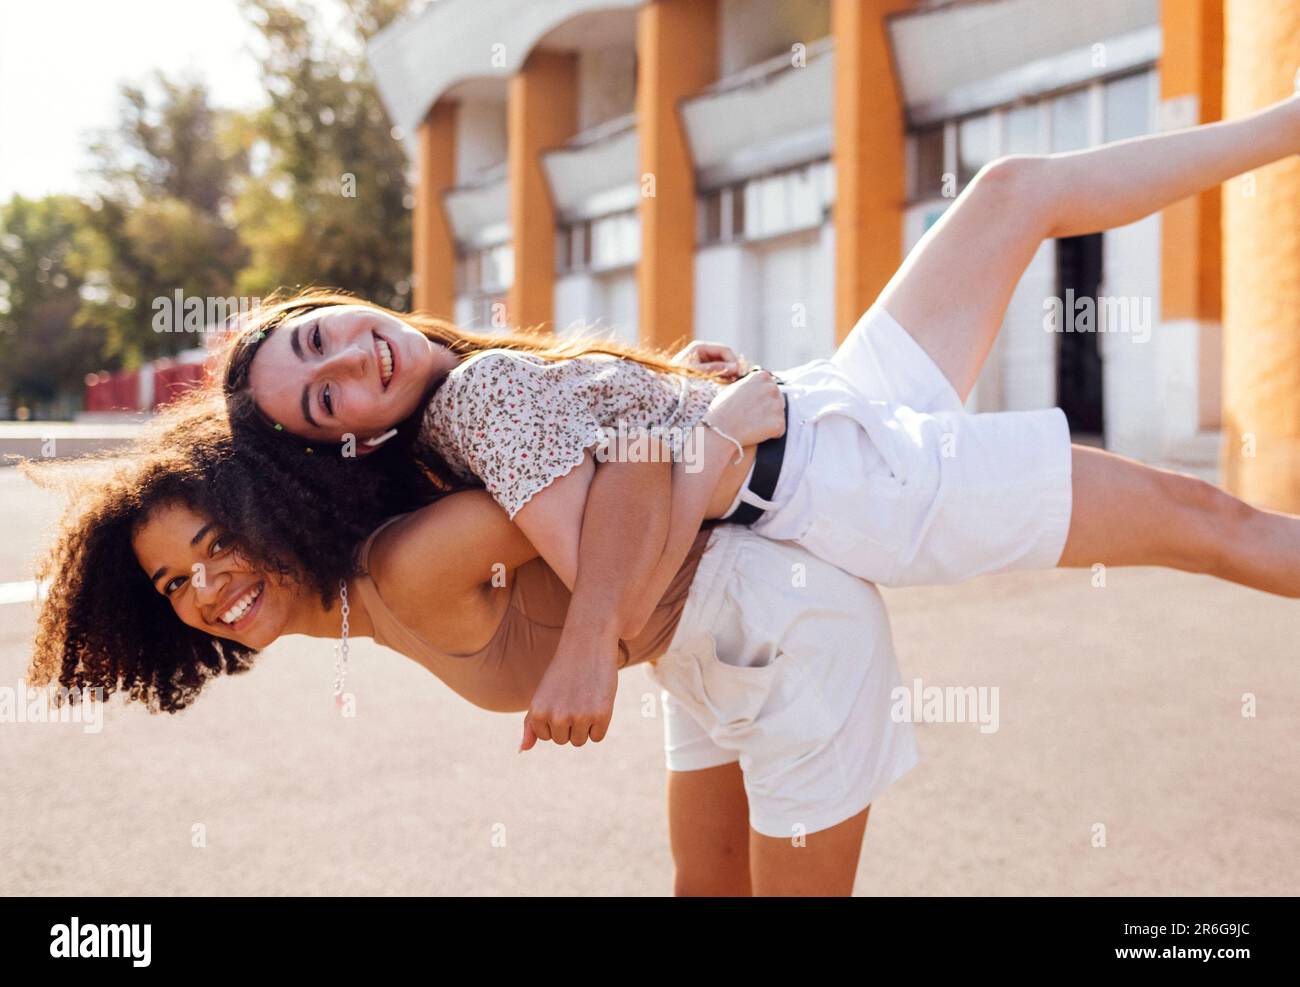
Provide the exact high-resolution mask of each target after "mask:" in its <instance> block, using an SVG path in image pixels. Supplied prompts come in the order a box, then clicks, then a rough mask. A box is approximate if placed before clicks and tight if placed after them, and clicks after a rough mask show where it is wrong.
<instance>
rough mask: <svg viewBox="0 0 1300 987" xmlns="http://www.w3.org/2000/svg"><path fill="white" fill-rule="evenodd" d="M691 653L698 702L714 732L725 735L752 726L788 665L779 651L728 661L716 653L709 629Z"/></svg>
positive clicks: (785, 657) (787, 660)
mask: <svg viewBox="0 0 1300 987" xmlns="http://www.w3.org/2000/svg"><path fill="white" fill-rule="evenodd" d="M692 657H693V659H694V660H693V662H692V667H693V669H694V671H695V674H696V687H697V691H698V693H699V699H700V702H701V704H702V705H703V706H705V707H706V708H707V709H708V711H709V713H710V714H711V717H712V719H713V720H714V723H715V732H717V733H718V734H720V735H723V736H729V737H735V736H738V735H743V734H746V733H749V732H752V731H753V730H754V729H756V727H757V724H758V721H759V719H760V717H761V716H762V714H763V712H764V709H765V707H767V705H768V701H769V698H770V697H771V695H772V690H773V686H774V685H775V683H776V681H777V679H778V677H779V676H781V675H782V674H783V673H785V672H786V670H787V669H788V667H789V665H790V660H789V656H788V655H785V654H783V653H781V652H779V651H777V652H773V653H772V655H771V656H770V658H769V660H768V661H766V662H764V663H763V664H756V665H736V664H731V663H729V662H727V661H724V660H723V658H722V657H721V656H720V655H719V654H718V645H717V639H716V638H715V637H714V636H713V635H712V634H711V633H706V634H704V635H702V636H701V638H700V640H699V642H698V647H697V649H696V650H695V652H694V654H693V655H692Z"/></svg>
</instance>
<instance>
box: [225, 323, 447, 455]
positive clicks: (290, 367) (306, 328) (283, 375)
mask: <svg viewBox="0 0 1300 987" xmlns="http://www.w3.org/2000/svg"><path fill="white" fill-rule="evenodd" d="M454 363H455V358H454V357H453V356H452V354H451V351H450V350H448V349H447V348H446V347H445V346H442V345H440V344H438V343H435V342H433V341H432V340H430V339H429V338H428V337H427V336H425V335H424V334H423V333H422V332H420V331H419V330H418V329H415V328H413V327H411V326H409V325H407V324H406V323H405V322H403V321H402V320H401V319H398V318H395V317H394V316H391V315H389V314H388V313H387V312H383V311H380V310H379V309H374V308H371V307H369V306H367V305H328V306H323V307H321V308H318V309H314V310H313V311H311V312H308V313H306V314H305V315H299V316H295V317H294V318H292V319H289V320H286V321H285V322H284V324H283V325H281V326H279V327H278V328H277V329H276V330H275V331H274V332H272V333H270V335H268V336H267V337H266V339H265V340H264V341H263V342H262V344H261V346H259V347H258V350H257V353H256V355H255V356H254V357H253V360H252V363H251V365H250V367H249V374H248V382H249V389H250V390H251V392H252V396H253V400H254V401H255V402H256V403H257V406H258V407H259V408H261V410H262V411H263V413H265V414H266V415H267V416H268V417H269V418H270V419H271V420H272V421H274V422H276V423H278V424H280V425H283V426H284V427H285V429H287V430H288V431H290V432H292V433H293V434H295V435H299V436H302V437H303V438H305V439H314V440H316V441H326V442H340V441H342V440H343V437H344V436H345V435H347V434H349V433H350V434H351V435H353V436H355V437H356V440H357V441H358V442H364V441H365V440H366V439H370V438H374V437H376V436H379V435H382V434H383V433H384V432H386V431H387V430H388V429H390V428H392V427H393V426H395V425H397V424H398V423H399V422H402V421H404V420H405V419H407V418H408V417H410V416H411V415H412V414H413V413H414V412H415V410H416V408H417V406H418V405H419V402H420V399H421V398H422V397H423V396H424V394H425V392H426V391H427V390H428V388H429V386H430V385H431V384H432V383H433V382H434V381H435V380H437V378H438V376H439V375H440V374H442V373H445V372H446V370H447V369H450V367H451V366H452V365H454Z"/></svg>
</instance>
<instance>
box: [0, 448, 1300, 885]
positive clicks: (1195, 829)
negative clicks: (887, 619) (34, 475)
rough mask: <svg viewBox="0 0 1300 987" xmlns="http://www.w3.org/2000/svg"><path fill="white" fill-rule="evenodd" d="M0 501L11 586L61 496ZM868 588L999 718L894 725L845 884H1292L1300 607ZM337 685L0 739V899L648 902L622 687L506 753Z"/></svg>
mask: <svg viewBox="0 0 1300 987" xmlns="http://www.w3.org/2000/svg"><path fill="white" fill-rule="evenodd" d="M0 504H2V505H3V532H2V536H0V582H3V583H11V582H16V581H19V580H23V579H27V578H29V572H28V570H27V559H29V558H30V556H31V555H32V554H33V553H34V552H35V551H36V550H37V549H38V547H39V546H40V545H41V544H42V542H43V539H44V537H45V533H44V528H45V526H46V525H48V524H49V523H50V522H51V521H52V519H53V518H54V517H55V515H56V513H57V503H56V502H55V500H54V498H53V497H52V496H51V495H49V494H46V493H43V492H39V491H37V490H36V489H35V488H34V487H32V486H31V485H30V484H28V483H27V481H26V480H24V479H23V478H22V477H21V476H19V475H18V474H17V473H16V471H14V470H10V469H6V470H0ZM886 599H887V602H888V603H889V605H890V609H891V612H892V615H893V628H894V637H895V641H896V643H897V648H898V653H899V657H900V663H901V666H902V673H903V680H904V682H908V683H910V682H912V680H913V679H914V678H916V677H920V678H921V679H922V680H923V682H924V684H926V685H960V686H972V685H973V686H976V687H980V686H988V687H994V686H996V687H997V688H998V690H999V693H998V695H999V721H1000V722H999V729H998V730H997V731H996V732H992V733H982V732H980V730H979V727H978V726H977V725H975V724H971V723H948V724H923V725H921V726H919V727H918V738H919V743H920V747H921V756H922V763H921V765H920V766H919V767H918V768H916V769H915V770H914V771H913V772H912V773H911V774H909V775H908V776H907V777H905V778H904V779H903V780H902V781H901V782H899V783H898V784H897V785H896V786H894V787H893V788H892V789H891V790H889V791H888V792H887V793H886V794H885V795H884V796H883V797H882V798H881V799H879V800H878V802H877V804H876V805H875V806H874V807H873V810H872V813H871V822H870V825H869V827H868V830H867V839H866V844H865V848H864V851H863V854H862V859H861V862H860V867H859V871H858V878H857V889H856V893H857V894H859V895H874V894H886V895H917V894H931V895H932V894H939V895H942V894H977V895H982V894H997V895H1007V894H1030V895H1036V894H1052V895H1055V894H1065V895H1084V894H1107V895H1138V894H1153V895H1180V894H1244V895H1252V894H1274V895H1276V894H1294V893H1295V892H1296V890H1297V887H1300V829H1298V828H1297V826H1296V823H1295V820H1296V819H1297V818H1300V758H1297V757H1296V751H1297V749H1298V747H1300V744H1298V741H1300V714H1298V713H1297V709H1298V707H1300V703H1298V700H1300V662H1298V661H1297V658H1298V657H1300V644H1298V643H1297V642H1300V604H1298V603H1296V602H1293V601H1287V600H1282V599H1278V598H1275V597H1270V596H1266V595H1264V594H1261V593H1255V592H1251V591H1249V590H1245V589H1240V588H1237V587H1233V586H1229V585H1226V584H1222V583H1218V582H1216V581H1214V580H1211V579H1208V578H1201V577H1193V576H1186V575H1181V574H1176V573H1167V572H1161V571H1157V570H1153V569H1133V570H1112V571H1111V572H1110V573H1109V576H1108V579H1107V586H1106V587H1105V588H1101V589H1098V588H1094V587H1092V586H1091V585H1090V581H1089V574H1088V573H1079V572H1062V571H1057V572H1047V573H1035V574H1016V575H1010V576H1000V577H991V578H986V579H982V580H977V581H975V582H973V583H969V584H966V585H964V586H959V587H948V588H942V589H923V590H907V591H888V592H886ZM31 627H32V617H31V607H30V605H26V604H7V605H0V688H7V689H14V688H16V687H17V686H19V685H20V678H21V675H22V671H23V668H24V667H25V663H26V660H27V655H28V638H29V635H30V632H31ZM332 672H333V656H332V653H331V650H330V647H329V644H328V643H327V642H323V641H313V640H308V639H304V638H294V639H286V640H284V641H282V642H280V643H279V644H277V645H276V646H275V647H273V648H271V649H270V650H269V651H267V652H266V653H265V654H264V655H263V656H262V657H261V659H260V660H259V662H258V665H257V667H256V668H255V669H254V670H253V671H252V672H251V673H249V674H248V675H245V676H242V677H238V678H234V679H231V680H228V681H218V682H216V683H215V684H213V685H212V686H210V688H209V691H207V692H205V694H204V695H203V696H202V697H200V699H199V700H198V702H197V703H196V704H195V705H194V706H193V708H191V709H189V710H187V711H185V712H183V713H181V714H179V715H176V716H167V715H159V716H150V715H149V714H147V713H146V712H144V711H143V710H142V709H139V708H132V707H124V706H117V705H114V706H112V707H110V709H109V710H108V711H107V716H106V719H105V723H104V728H103V730H102V731H101V732H98V733H88V732H86V731H85V730H84V728H83V727H82V726H81V725H79V724H73V723H68V724H50V723H15V722H3V723H0V772H3V777H4V779H5V784H4V794H3V798H0V893H3V894H6V895H33V894H68V895H143V894H164V895H170V894H186V895H232V894H257V895H271V894H308V895H335V894H443V895H502V894H520V895H663V894H668V893H670V892H671V887H672V881H671V866H670V858H669V853H668V845H667V837H666V826H665V816H664V798H663V790H664V777H665V771H664V767H663V755H662V752H661V747H660V744H661V725H660V723H659V721H658V719H656V718H651V717H644V716H642V715H641V702H642V697H643V696H644V695H646V694H647V693H650V694H656V690H655V689H654V688H653V687H652V684H651V682H650V679H649V677H648V676H647V674H646V673H645V670H644V669H641V668H634V669H630V670H629V671H628V672H626V673H624V675H623V680H622V682H621V685H620V690H619V695H618V701H617V706H616V710H615V716H614V722H613V724H612V727H611V730H610V733H609V736H608V737H607V739H606V740H605V741H604V742H603V743H601V744H597V745H587V746H586V747H584V748H582V749H574V748H572V747H565V748H557V747H555V746H554V745H550V744H540V745H539V746H538V747H537V748H536V749H535V750H533V751H531V752H528V753H526V754H518V753H516V748H517V746H518V740H519V732H520V731H519V726H520V722H521V717H519V716H517V715H514V714H510V715H503V714H493V713H485V712H482V711H480V710H477V709H475V708H473V707H471V706H469V705H467V704H465V703H464V702H463V701H461V700H459V699H458V698H456V697H455V696H454V695H453V694H452V693H451V692H450V691H449V690H448V689H447V688H446V687H444V686H443V685H442V684H441V683H440V682H438V681H437V680H436V679H434V678H433V677H432V676H430V675H429V674H428V673H427V672H425V671H424V670H423V669H421V668H420V667H419V666H417V665H415V664H414V663H412V662H410V661H407V660H406V659H404V658H402V657H401V656H399V655H397V654H395V653H392V652H389V651H386V650H384V649H382V648H379V647H377V646H375V645H373V644H372V643H371V642H368V641H365V642H358V643H357V645H356V646H355V647H354V648H353V661H352V667H351V670H350V672H349V680H348V681H349V687H350V689H351V690H352V691H354V692H355V693H356V695H357V696H358V703H359V705H358V713H359V715H358V716H357V717H356V718H355V719H352V720H349V719H344V718H341V717H338V716H337V715H336V714H335V712H334V707H333V703H332V698H331V677H332ZM1246 693H1249V694H1252V695H1253V696H1254V697H1255V702H1256V711H1257V715H1255V716H1253V717H1245V716H1243V715H1242V707H1243V703H1242V696H1243V694H1246ZM1099 825H1100V826H1103V827H1104V836H1105V845H1104V846H1095V845H1094V843H1095V842H1097V834H1098V833H1100V832H1102V831H1101V830H1099V829H1098V828H1097V827H1098V826H1099Z"/></svg>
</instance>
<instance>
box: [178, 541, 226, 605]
mask: <svg viewBox="0 0 1300 987" xmlns="http://www.w3.org/2000/svg"><path fill="white" fill-rule="evenodd" d="M230 547H231V546H230V539H229V538H227V537H226V536H225V535H216V536H214V537H213V538H212V540H211V541H209V542H208V558H212V559H215V558H216V557H217V556H218V555H221V554H223V553H225V552H226V551H227V550H228V549H229V548H230ZM189 578H190V577H189V576H175V577H174V578H172V579H169V580H167V582H165V583H164V584H163V588H162V592H163V596H171V595H172V594H173V593H175V592H176V591H177V590H178V589H180V588H181V587H182V586H184V585H185V581H186V580H187V579H189Z"/></svg>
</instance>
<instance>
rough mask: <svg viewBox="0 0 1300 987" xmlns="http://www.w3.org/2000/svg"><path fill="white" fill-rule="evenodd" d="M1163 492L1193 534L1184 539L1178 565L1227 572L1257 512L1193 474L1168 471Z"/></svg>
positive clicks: (1202, 570) (1163, 479)
mask: <svg viewBox="0 0 1300 987" xmlns="http://www.w3.org/2000/svg"><path fill="white" fill-rule="evenodd" d="M1161 482H1162V484H1163V485H1164V486H1165V493H1166V496H1167V498H1168V499H1169V501H1170V502H1172V503H1173V504H1175V505H1176V507H1177V509H1178V510H1179V512H1180V513H1181V514H1182V515H1183V518H1184V524H1185V526H1186V527H1187V529H1188V530H1190V532H1191V534H1192V537H1190V538H1187V539H1184V540H1183V549H1182V553H1181V554H1182V557H1181V558H1180V559H1179V560H1177V561H1178V562H1179V563H1180V564H1179V568H1182V569H1186V570H1190V571H1193V572H1203V573H1206V574H1208V575H1212V576H1220V577H1223V576H1226V575H1229V574H1230V573H1231V571H1232V568H1233V559H1234V558H1235V554H1236V552H1237V551H1238V549H1239V548H1240V546H1241V545H1242V544H1243V541H1244V537H1245V529H1246V527H1247V526H1248V525H1250V524H1251V523H1252V522H1253V521H1254V518H1255V516H1256V515H1257V514H1258V512H1257V511H1256V510H1255V508H1253V507H1251V506H1250V505H1249V504H1247V503H1245V502H1244V501H1241V500H1238V499H1237V498H1236V497H1234V496H1232V495H1231V494H1229V493H1226V492H1225V491H1223V490H1221V489H1219V488H1218V487H1216V486H1215V485H1214V484H1213V483H1209V482H1207V481H1205V480H1202V479H1200V478H1198V477H1195V476H1188V475H1185V474H1181V473H1170V474H1167V475H1166V476H1165V477H1163V478H1162V481H1161Z"/></svg>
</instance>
